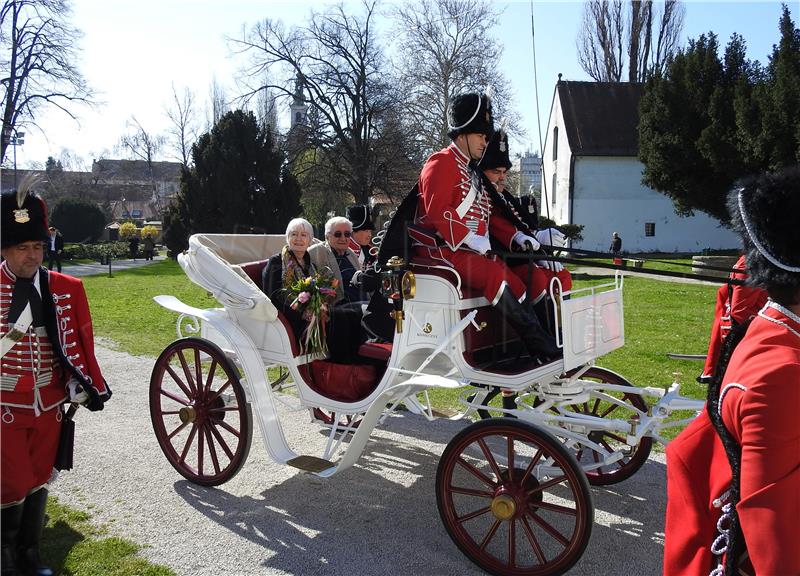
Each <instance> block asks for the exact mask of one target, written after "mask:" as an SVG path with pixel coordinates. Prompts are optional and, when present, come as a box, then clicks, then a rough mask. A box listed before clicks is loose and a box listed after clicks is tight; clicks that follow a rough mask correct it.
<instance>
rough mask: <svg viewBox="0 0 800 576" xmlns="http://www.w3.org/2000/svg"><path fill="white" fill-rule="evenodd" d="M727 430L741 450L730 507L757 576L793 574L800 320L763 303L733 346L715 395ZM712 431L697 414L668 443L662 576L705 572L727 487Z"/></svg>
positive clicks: (799, 555)
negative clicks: (736, 498) (735, 499)
mask: <svg viewBox="0 0 800 576" xmlns="http://www.w3.org/2000/svg"><path fill="white" fill-rule="evenodd" d="M720 409H721V414H722V419H723V422H724V424H725V427H726V429H727V430H729V431H730V433H731V435H732V436H733V438H734V439H735V440H736V442H737V443H738V444H739V445H740V446H741V447H742V463H741V500H740V502H739V503H738V505H737V508H736V509H737V511H738V514H739V518H740V522H741V526H742V532H743V533H744V537H745V542H746V544H747V551H748V554H749V562H751V563H752V567H753V568H754V570H755V574H757V575H759V576H778V575H784V574H800V546H798V538H799V537H800V531H799V530H798V518H800V426H799V425H798V409H800V318H798V317H797V316H796V315H794V314H792V313H791V312H790V311H788V310H785V309H782V308H781V307H780V306H778V305H776V304H774V303H772V302H769V303H768V304H767V305H766V306H765V307H764V308H763V309H762V310H761V312H759V314H758V316H757V317H756V318H755V319H754V320H753V322H752V324H751V325H750V327H749V329H748V331H747V335H746V336H745V338H744V339H743V340H742V342H741V343H740V344H739V346H737V348H736V350H735V352H734V354H733V357H732V358H731V362H730V364H729V365H728V369H727V371H726V373H725V377H724V379H723V382H722V389H721V392H720ZM730 478H731V471H730V465H729V464H728V460H727V458H726V456H725V454H724V451H723V448H722V443H721V441H720V440H719V437H718V436H717V435H716V433H715V432H714V430H713V428H711V424H710V422H709V421H708V417H707V415H706V414H705V412H704V413H703V414H701V415H700V416H699V417H698V418H697V420H695V422H693V423H692V424H691V425H690V426H688V427H687V428H686V430H684V431H683V432H682V433H681V434H680V435H679V436H678V437H677V438H676V439H675V441H674V442H672V443H671V444H670V445H669V446H668V448H667V494H668V501H667V521H666V529H665V533H666V538H665V548H664V574H668V575H670V576H673V575H676V574H687V575H688V574H691V575H696V574H707V573H708V572H709V571H710V570H711V569H712V568H713V567H714V566H715V565H716V560H715V558H714V557H713V555H712V553H711V549H710V546H711V543H712V542H713V540H714V538H715V537H716V533H717V530H716V522H717V520H718V519H719V517H720V512H719V508H718V507H717V506H714V501H715V500H717V499H718V498H720V496H722V495H723V493H724V492H725V490H727V488H728V485H729V484H730Z"/></svg>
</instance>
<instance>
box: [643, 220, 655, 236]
mask: <svg viewBox="0 0 800 576" xmlns="http://www.w3.org/2000/svg"><path fill="white" fill-rule="evenodd" d="M644 235H645V236H655V235H656V223H655V222H645V223H644Z"/></svg>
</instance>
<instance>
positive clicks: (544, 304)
mask: <svg viewBox="0 0 800 576" xmlns="http://www.w3.org/2000/svg"><path fill="white" fill-rule="evenodd" d="M523 305H527V306H530V308H531V310H533V313H534V314H536V318H537V319H538V320H539V324H540V325H541V326H542V328H544V330H545V332H547V333H548V334H549V335H550V336H553V337H554V338H555V333H556V331H555V322H554V319H553V307H552V305H551V301H550V299H549V298H548V297H547V296H542V297H541V298H539V301H538V302H537V303H536V304H534V303H532V302H531V301H530V300H526V301H525V303H524V304H523Z"/></svg>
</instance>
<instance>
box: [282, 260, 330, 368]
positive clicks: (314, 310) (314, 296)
mask: <svg viewBox="0 0 800 576" xmlns="http://www.w3.org/2000/svg"><path fill="white" fill-rule="evenodd" d="M338 284H339V281H338V280H336V278H334V277H333V275H332V274H329V273H328V274H325V273H318V274H314V275H313V276H308V277H306V278H301V279H299V280H296V281H295V282H294V283H292V285H291V286H289V288H288V289H287V290H288V292H289V298H288V299H287V300H289V301H291V304H290V306H291V308H292V310H297V311H298V312H299V313H300V314H301V315H302V317H303V320H305V321H306V322H308V326H307V327H306V329H305V331H304V332H303V335H302V336H301V337H300V346H301V348H302V349H303V353H304V354H317V353H319V354H327V353H328V344H327V341H326V338H325V325H326V324H327V322H328V318H329V317H330V314H329V309H330V307H331V306H333V303H334V302H335V301H336V286H337V285H338Z"/></svg>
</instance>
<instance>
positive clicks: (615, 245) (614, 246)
mask: <svg viewBox="0 0 800 576" xmlns="http://www.w3.org/2000/svg"><path fill="white" fill-rule="evenodd" d="M608 251H609V252H611V254H613V255H614V257H615V258H616V257H618V256H619V254H620V252H622V238H620V237H619V233H617V232H614V233H613V234H611V246H609V247H608Z"/></svg>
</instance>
